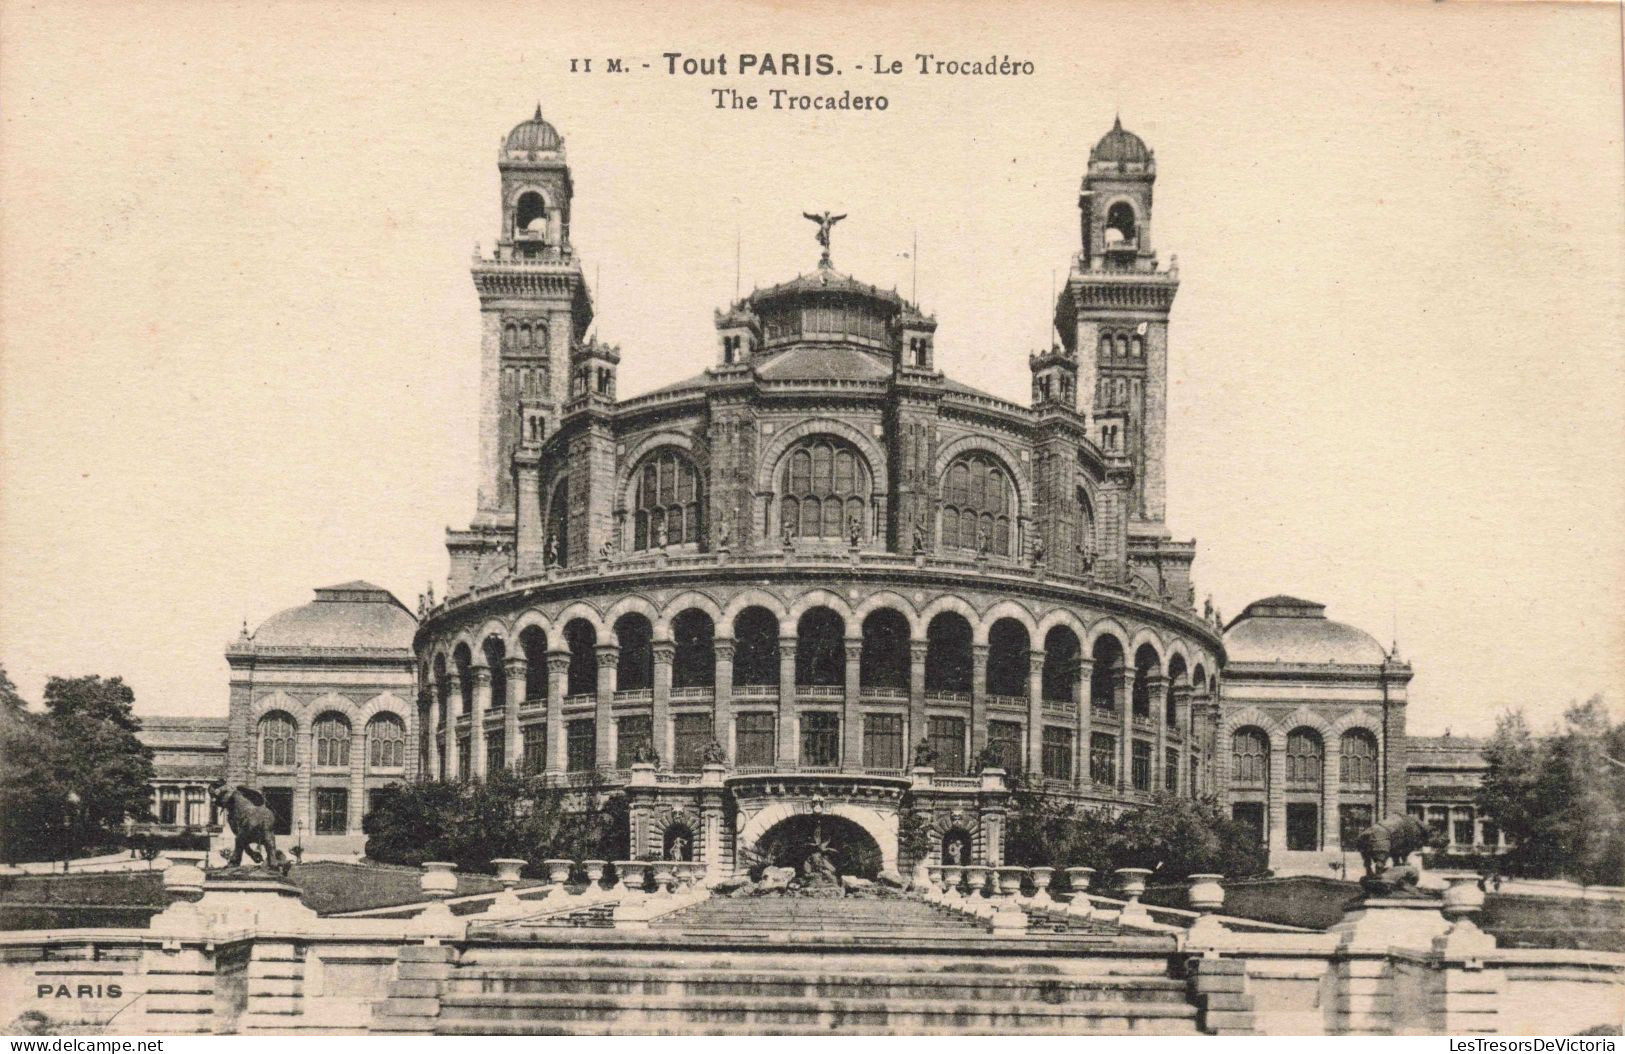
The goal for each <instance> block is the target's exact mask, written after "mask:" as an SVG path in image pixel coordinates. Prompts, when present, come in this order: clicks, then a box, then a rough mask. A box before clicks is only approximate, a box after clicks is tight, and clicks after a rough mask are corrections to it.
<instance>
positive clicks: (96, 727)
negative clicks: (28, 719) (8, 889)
mask: <svg viewBox="0 0 1625 1054" xmlns="http://www.w3.org/2000/svg"><path fill="white" fill-rule="evenodd" d="M134 707H135V693H134V692H132V691H131V690H130V688H129V686H128V685H126V684H125V683H124V680H123V678H120V677H113V678H110V679H104V678H102V677H99V676H89V677H52V678H51V679H50V680H49V681H47V682H46V684H45V710H46V722H47V724H48V725H49V726H50V728H51V730H52V732H53V733H54V735H55V738H56V740H57V752H56V758H57V763H56V767H57V770H58V778H59V780H60V782H61V783H63V784H64V785H65V786H66V787H67V789H68V791H69V793H70V795H71V796H73V797H76V798H77V802H76V803H75V804H73V807H72V809H71V812H72V816H71V829H70V836H69V847H70V848H71V849H73V850H80V849H83V848H85V847H87V846H92V845H97V844H102V843H105V842H106V841H107V840H108V839H109V838H110V837H111V836H113V835H114V833H115V832H118V831H120V830H121V829H122V827H123V825H124V821H125V818H126V817H129V818H132V819H135V818H140V817H144V816H146V815H147V814H148V803H149V801H150V791H149V786H150V784H151V782H152V750H151V748H149V747H147V746H145V745H144V744H143V743H142V742H141V740H140V739H139V738H138V737H137V736H136V733H137V732H138V731H140V728H141V722H140V720H138V719H137V718H136V716H135V713H134ZM71 801H72V798H71V797H70V802H71Z"/></svg>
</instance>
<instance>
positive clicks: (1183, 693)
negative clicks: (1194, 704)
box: [1174, 684, 1196, 798]
mask: <svg viewBox="0 0 1625 1054" xmlns="http://www.w3.org/2000/svg"><path fill="white" fill-rule="evenodd" d="M1174 726H1175V727H1176V728H1178V729H1179V736H1180V742H1182V743H1183V744H1184V747H1183V748H1182V749H1181V750H1180V752H1179V771H1178V772H1177V773H1175V779H1176V780H1177V781H1178V783H1177V786H1176V787H1175V788H1174V793H1175V794H1177V795H1179V796H1180V797H1181V798H1191V797H1195V795H1196V792H1195V788H1193V787H1192V786H1191V758H1194V757H1195V756H1196V740H1195V735H1196V732H1195V729H1194V728H1192V726H1191V686H1190V685H1188V684H1176V685H1174Z"/></svg>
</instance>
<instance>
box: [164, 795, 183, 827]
mask: <svg viewBox="0 0 1625 1054" xmlns="http://www.w3.org/2000/svg"><path fill="white" fill-rule="evenodd" d="M180 811H181V801H180V791H178V790H176V789H175V788H174V787H165V788H163V789H162V790H160V791H159V792H158V822H159V823H162V824H166V825H172V824H176V823H179V822H180V819H179V817H180Z"/></svg>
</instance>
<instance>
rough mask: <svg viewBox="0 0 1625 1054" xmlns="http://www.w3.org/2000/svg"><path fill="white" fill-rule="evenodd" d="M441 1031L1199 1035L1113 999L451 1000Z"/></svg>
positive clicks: (1189, 1025) (1162, 1013) (1181, 1011)
mask: <svg viewBox="0 0 1625 1054" xmlns="http://www.w3.org/2000/svg"><path fill="white" fill-rule="evenodd" d="M440 1003H441V1012H440V1023H439V1025H438V1026H437V1031H441V1032H455V1033H460V1034H491V1033H493V1032H495V1031H497V1030H498V1029H500V1030H502V1031H503V1032H513V1033H519V1034H524V1033H530V1032H535V1031H537V1030H542V1029H549V1028H561V1029H570V1030H572V1031H573V1030H574V1027H575V1026H576V1025H577V1024H581V1025H587V1026H589V1027H604V1028H607V1029H610V1030H617V1029H625V1030H627V1031H629V1032H640V1033H641V1032H643V1031H645V1030H647V1029H650V1028H671V1029H678V1030H683V1031H704V1030H706V1029H708V1028H709V1027H711V1026H714V1025H724V1026H751V1027H752V1028H753V1029H754V1030H756V1031H761V1030H763V1029H774V1028H776V1029H781V1030H792V1031H796V1032H803V1031H804V1032H807V1033H825V1032H828V1031H830V1030H831V1029H838V1028H848V1027H859V1028H867V1029H881V1030H887V1031H897V1032H904V1033H918V1032H925V1031H932V1030H939V1029H940V1030H949V1029H951V1030H953V1031H955V1032H958V1033H964V1032H966V1031H972V1032H980V1031H985V1032H987V1033H989V1034H992V1033H998V1034H1006V1033H1010V1032H1017V1031H1019V1032H1042V1033H1061V1034H1076V1033H1080V1032H1102V1033H1112V1034H1124V1033H1136V1032H1145V1031H1149V1030H1150V1029H1151V1028H1153V1027H1156V1026H1162V1025H1169V1024H1172V1025H1174V1026H1176V1027H1178V1028H1180V1030H1181V1031H1194V1029H1195V1016H1196V1011H1195V1008H1194V1007H1192V1006H1190V1005H1189V1004H1173V1003H1153V1002H1140V1001H1131V1000H1121V999H1119V1000H1110V1001H1099V1002H1085V1003H1063V1004H1045V1003H1025V1002H1008V1003H997V1004H988V1003H954V1002H949V1001H945V1000H943V1001H939V1000H886V1001H884V1002H879V1001H874V1000H855V999H836V998H817V999H782V998H764V997H760V996H730V997H704V996H694V997H682V998H672V997H643V998H637V999H625V998H620V997H614V996H608V997H604V996H599V997H594V996H583V995H572V994H551V995H549V994H535V993H527V994H507V995H504V994H496V993H492V994H482V995H469V994H448V995H445V996H442V997H441V1001H440Z"/></svg>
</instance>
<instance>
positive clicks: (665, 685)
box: [650, 640, 698, 833]
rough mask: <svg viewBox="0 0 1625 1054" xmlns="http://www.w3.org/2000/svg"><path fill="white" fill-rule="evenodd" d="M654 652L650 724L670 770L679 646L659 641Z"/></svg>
mask: <svg viewBox="0 0 1625 1054" xmlns="http://www.w3.org/2000/svg"><path fill="white" fill-rule="evenodd" d="M653 651H654V657H655V683H654V705H653V708H652V712H653V716H652V718H651V721H650V723H651V724H652V725H653V726H654V727H653V729H652V731H651V735H652V736H653V737H654V747H655V751H656V752H657V753H658V754H659V755H660V765H661V767H664V768H666V769H668V770H670V769H671V768H672V767H673V766H674V765H675V762H676V759H675V758H673V757H672V750H673V749H674V747H673V742H674V739H675V736H674V733H673V730H672V723H671V664H672V660H674V659H676V658H677V645H676V644H675V643H673V642H672V641H669V640H657V641H655V642H654V648H653ZM696 833H698V832H696Z"/></svg>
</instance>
